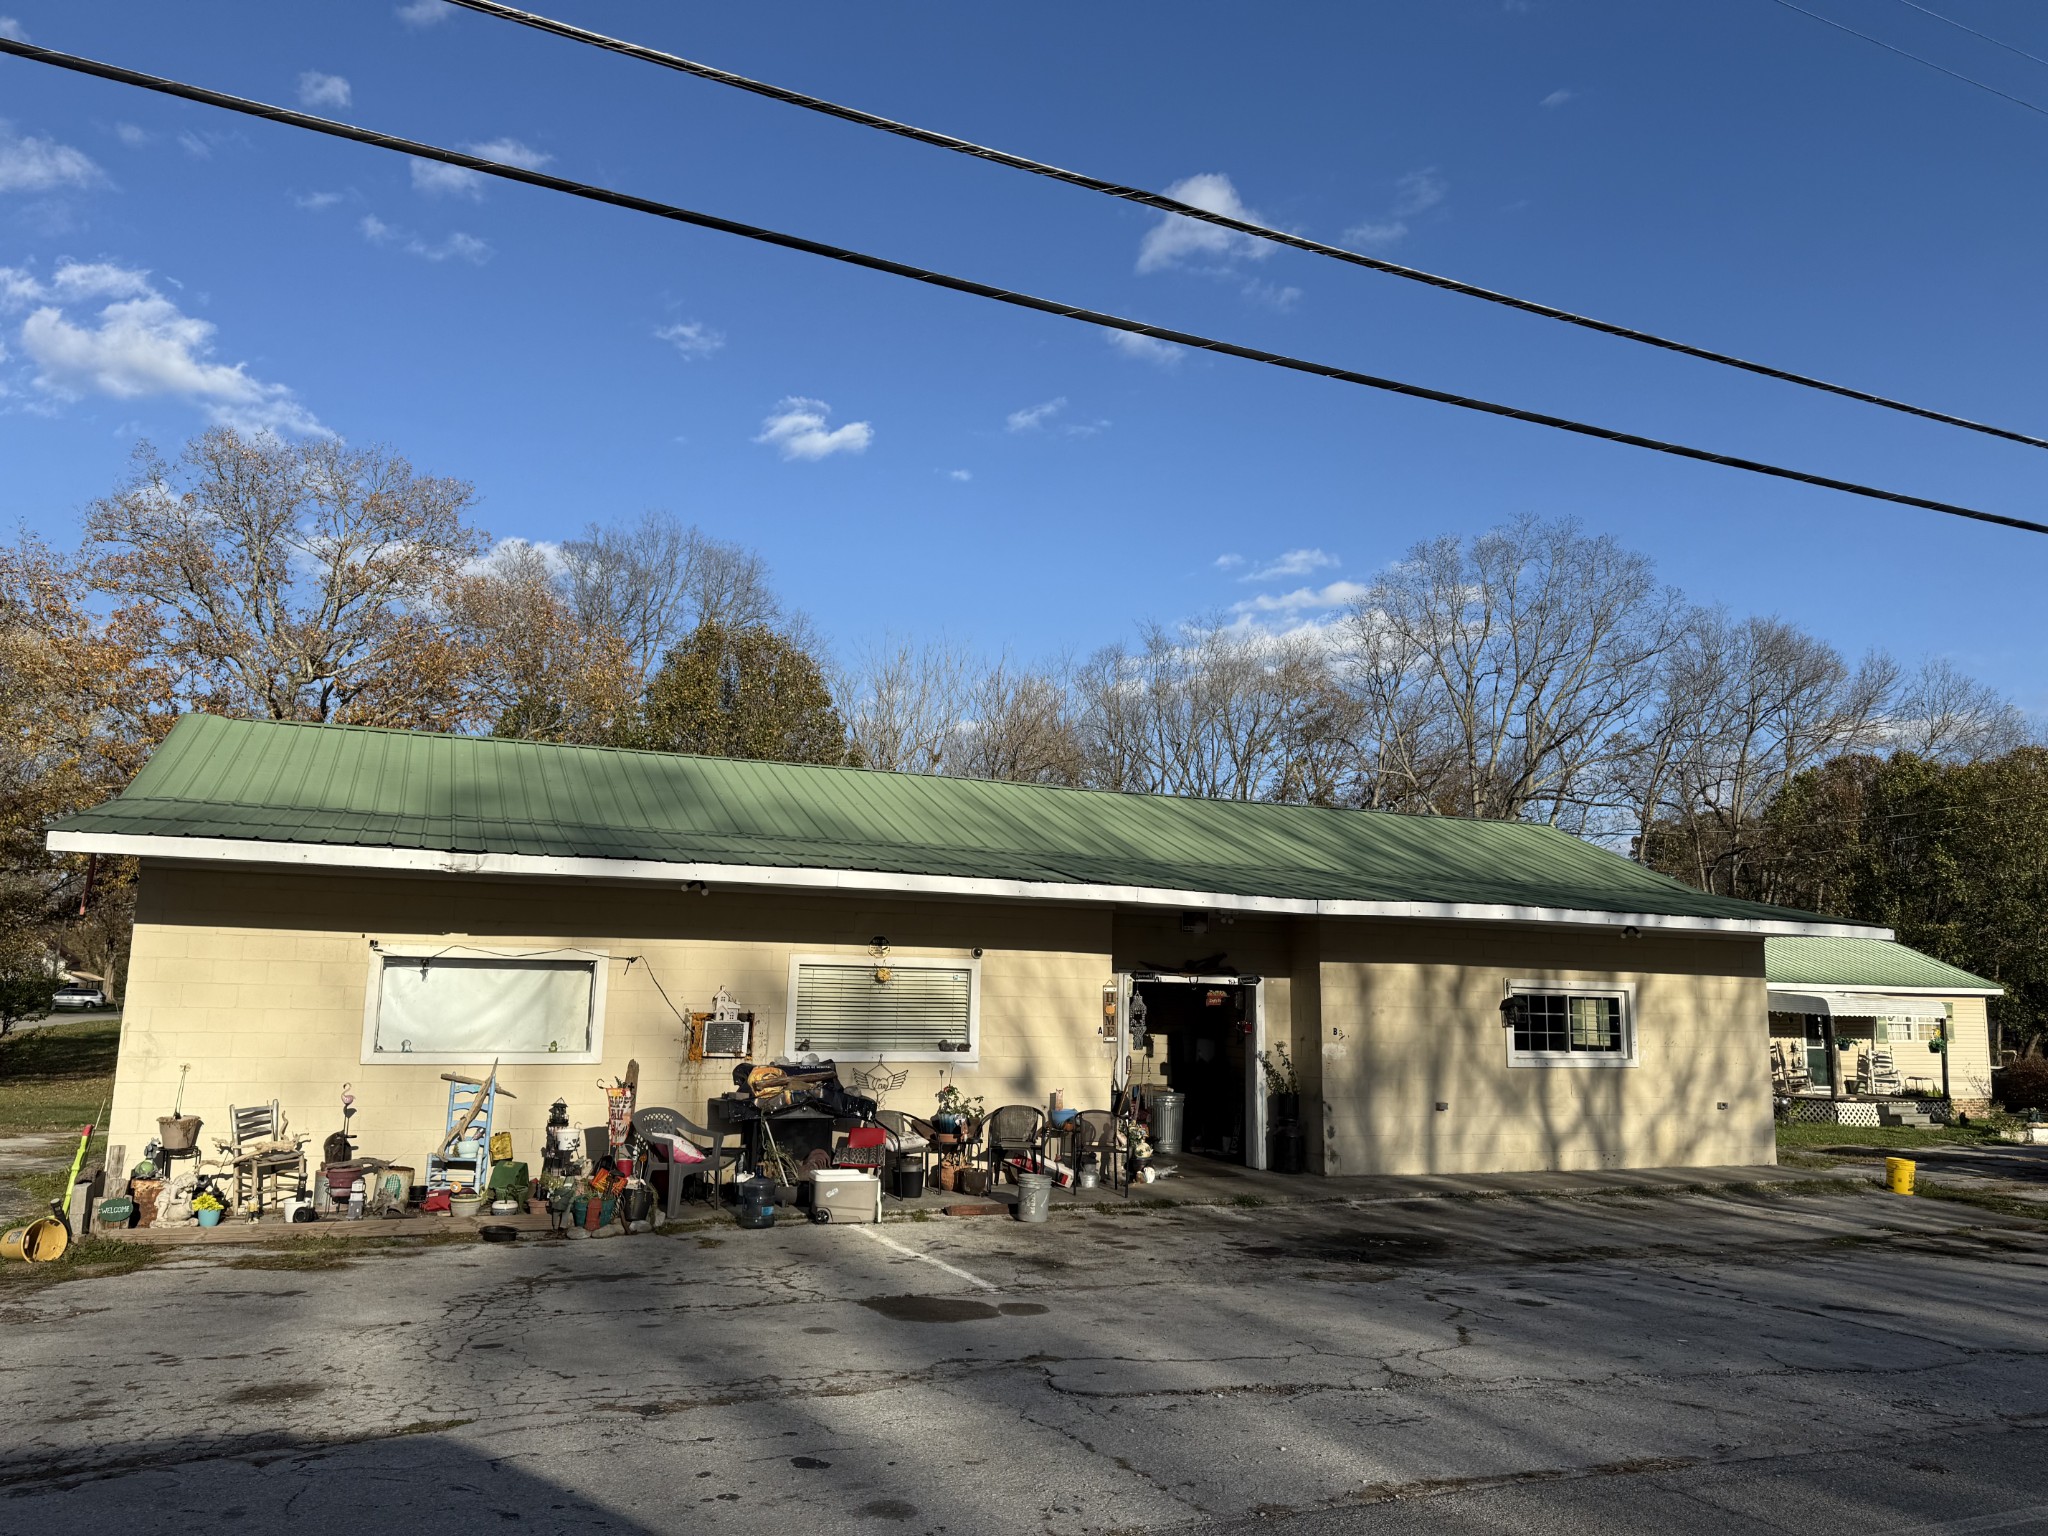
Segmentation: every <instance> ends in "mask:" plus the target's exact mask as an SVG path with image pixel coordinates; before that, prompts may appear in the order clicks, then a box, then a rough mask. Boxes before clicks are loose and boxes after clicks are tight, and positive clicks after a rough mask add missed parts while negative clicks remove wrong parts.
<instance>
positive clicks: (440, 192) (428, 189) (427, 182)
mask: <svg viewBox="0 0 2048 1536" xmlns="http://www.w3.org/2000/svg"><path fill="white" fill-rule="evenodd" d="M412 189H413V191H415V192H424V193H426V195H427V196H429V197H466V198H469V199H471V200H472V201H474V200H475V199H477V198H480V197H482V196H483V195H484V179H483V177H481V176H479V175H477V173H476V172H475V171H467V170H464V169H463V168H462V167H461V166H459V165H443V164H442V163H441V162H440V161H439V160H415V161H413V163H412Z"/></svg>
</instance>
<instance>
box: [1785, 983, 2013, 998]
mask: <svg viewBox="0 0 2048 1536" xmlns="http://www.w3.org/2000/svg"><path fill="white" fill-rule="evenodd" d="M1769 985H1770V991H1771V995H1772V996H1773V997H1776V996H1777V995H1778V994H1779V993H1781V992H1782V993H1784V994H1785V995H1786V996H1788V997H1790V996H1794V995H1798V996H1802V997H1811V996H1814V995H1815V994H1818V993H1839V994H1842V995H1844V996H1849V997H2003V996H2005V988H2003V987H1877V986H1861V985H1858V986H1852V985H1848V984H1846V983H1840V982H1832V981H1829V982H1820V981H1774V982H1771V983H1770V984H1769Z"/></svg>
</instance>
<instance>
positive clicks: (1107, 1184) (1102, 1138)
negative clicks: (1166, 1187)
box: [1067, 1109, 1130, 1194]
mask: <svg viewBox="0 0 2048 1536" xmlns="http://www.w3.org/2000/svg"><path fill="white" fill-rule="evenodd" d="M1067 1144H1068V1146H1069V1147H1071V1148H1072V1149H1073V1153H1074V1166H1075V1167H1076V1168H1077V1169H1078V1168H1079V1167H1080V1165H1081V1163H1082V1161H1083V1160H1084V1159H1086V1158H1088V1157H1090V1156H1093V1157H1094V1159H1095V1167H1096V1171H1097V1174H1098V1177H1099V1178H1100V1180H1101V1186H1102V1187H1103V1188H1105V1189H1114V1190H1115V1191H1116V1192H1117V1193H1118V1194H1127V1193H1129V1191H1130V1177H1129V1175H1130V1163H1129V1161H1128V1160H1127V1159H1126V1158H1125V1157H1124V1138H1123V1130H1122V1128H1121V1127H1119V1126H1118V1125H1117V1123H1116V1116H1115V1115H1114V1114H1113V1113H1111V1112H1110V1111H1109V1110H1106V1109H1084V1110H1082V1111H1081V1113H1080V1114H1079V1115H1077V1116H1075V1118H1074V1123H1073V1124H1072V1125H1071V1126H1069V1127H1068V1129H1067Z"/></svg>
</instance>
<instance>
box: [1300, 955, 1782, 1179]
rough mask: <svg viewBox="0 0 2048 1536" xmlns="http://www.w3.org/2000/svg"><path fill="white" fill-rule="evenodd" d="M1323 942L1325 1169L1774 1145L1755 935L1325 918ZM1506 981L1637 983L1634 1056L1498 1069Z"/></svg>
mask: <svg viewBox="0 0 2048 1536" xmlns="http://www.w3.org/2000/svg"><path fill="white" fill-rule="evenodd" d="M1321 943H1322V957H1321V981H1320V992H1321V1004H1322V1025H1323V1028H1322V1040H1321V1045H1322V1051H1321V1056H1322V1063H1321V1065H1322V1087H1323V1103H1322V1108H1323V1115H1324V1123H1323V1134H1322V1138H1321V1139H1322V1143H1323V1148H1322V1151H1323V1166H1324V1171H1326V1172H1328V1173H1345V1174H1357V1173H1446V1172H1460V1173H1488V1172H1513V1171H1521V1170H1531V1169H1597V1168H1614V1167H1669V1166H1682V1165H1695V1166H1696V1165H1704V1164H1718V1163H1770V1162H1774V1161H1775V1160H1776V1147H1775V1136H1774V1133H1773V1128H1772V1122H1771V1092H1770V1087H1771V1084H1770V1072H1769V1066H1768V1060H1767V1056H1766V1053H1765V1050H1764V1042H1765V1039H1766V1034H1765V1026H1764V1014H1765V1002H1764V979H1763V976H1764V966H1763V943H1762V941H1761V940H1757V939H1707V938H1698V939H1694V938H1679V937H1670V936H1664V935H1644V936H1642V937H1640V938H1635V939H1627V938H1623V937H1621V936H1620V935H1618V934H1617V935H1612V936H1609V935H1605V934H1598V933H1587V932H1582V931H1574V930H1571V929H1561V928H1552V929H1534V928H1528V929H1479V928H1475V927H1470V926H1467V927H1462V928H1460V927H1453V926H1448V925H1433V924H1420V923H1418V924H1402V925H1396V924H1387V923H1365V922H1359V923H1347V922H1336V921H1332V922H1328V923H1326V924H1325V925H1324V927H1323V932H1322V935H1321ZM1510 979H1514V980H1541V981H1547V982H1570V981H1580V982H1585V983H1588V984H1592V985H1602V986H1611V985H1617V984H1624V983H1626V984H1632V985H1633V986H1634V987H1635V988H1636V994H1635V1029H1636V1039H1637V1053H1638V1060H1639V1065H1636V1066H1634V1067H1533V1066H1532V1067H1510V1066H1509V1065H1508V1045H1509V1040H1508V1031H1507V1030H1505V1029H1504V1028H1503V1027H1502V1025H1501V1015H1500V1001H1501V998H1502V996H1503V995H1504V993H1505V986H1506V983H1507V982H1508V981H1509V980H1510ZM1438 1103H1443V1104H1446V1105H1447V1106H1448V1108H1446V1109H1444V1110H1442V1111H1439V1110H1437V1109H1436V1108H1435V1106H1436V1105H1437V1104H1438ZM1724 1103H1725V1104H1726V1105H1727V1106H1728V1107H1727V1109H1725V1110H1723V1109H1720V1108H1717V1106H1718V1105H1720V1104H1724Z"/></svg>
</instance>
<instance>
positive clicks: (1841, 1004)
mask: <svg viewBox="0 0 2048 1536" xmlns="http://www.w3.org/2000/svg"><path fill="white" fill-rule="evenodd" d="M1770 1000H1771V1002H1770V1007H1771V1012H1773V1013H1806V1014H1821V1015H1824V1016H1826V1017H1828V1018H1831V1019H1937V1020H1939V1019H1945V1018H1947V1017H1948V1006H1947V1005H1946V1004H1945V1003H1944V1002H1943V1001H1942V1000H1941V999H1940V998H1938V997H1914V996H1911V995H1910V994H1906V993H1899V992H1863V991H1846V990H1842V989H1839V988H1833V987H1802V988H1800V989H1798V990H1797V991H1794V990H1792V989H1791V988H1789V987H1772V988H1771V989H1770Z"/></svg>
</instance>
